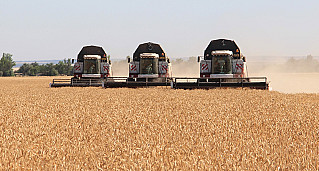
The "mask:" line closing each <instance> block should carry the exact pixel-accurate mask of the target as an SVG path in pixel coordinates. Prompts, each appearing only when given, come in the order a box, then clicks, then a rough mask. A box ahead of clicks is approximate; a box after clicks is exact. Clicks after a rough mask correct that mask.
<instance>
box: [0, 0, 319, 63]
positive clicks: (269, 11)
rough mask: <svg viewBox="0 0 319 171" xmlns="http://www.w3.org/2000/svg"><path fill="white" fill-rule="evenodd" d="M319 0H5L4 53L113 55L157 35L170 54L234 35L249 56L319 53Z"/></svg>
mask: <svg viewBox="0 0 319 171" xmlns="http://www.w3.org/2000/svg"><path fill="white" fill-rule="evenodd" d="M318 6H319V1H315V0H312V1H306V0H305V1H301V0H299V1H297V0H281V1H275V0H268V1H266V0H261V1H256V0H246V1H244V0H228V1H222V0H220V1H217V0H197V1H196V0H175V1H169V0H156V1H153V0H134V1H133V0H130V1H129V0H117V1H110V0H91V1H87V0H77V1H69V0H64V1H62V0H29V1H23V0H0V53H4V52H5V53H11V54H13V55H14V56H13V57H14V59H15V60H46V59H63V58H76V56H77V54H78V52H79V51H80V50H81V48H82V47H83V46H85V45H99V46H102V47H103V48H104V49H105V51H106V52H107V53H108V54H110V55H111V57H112V58H117V59H120V58H123V59H125V57H126V56H128V55H130V56H132V54H133V52H134V51H135V49H136V47H137V46H138V44H140V43H143V42H148V41H152V42H157V43H160V44H161V45H162V47H163V48H164V50H165V51H166V53H167V54H168V55H169V56H170V57H172V58H179V57H189V56H198V55H202V54H203V51H204V49H205V48H206V46H207V45H208V43H209V42H210V40H212V39H217V38H229V39H234V40H235V41H236V42H237V44H238V45H239V46H240V48H241V50H242V52H243V53H244V54H245V55H246V56H247V57H248V58H249V56H306V55H307V54H312V55H314V56H319V46H318V45H319V22H318V18H319V10H318Z"/></svg>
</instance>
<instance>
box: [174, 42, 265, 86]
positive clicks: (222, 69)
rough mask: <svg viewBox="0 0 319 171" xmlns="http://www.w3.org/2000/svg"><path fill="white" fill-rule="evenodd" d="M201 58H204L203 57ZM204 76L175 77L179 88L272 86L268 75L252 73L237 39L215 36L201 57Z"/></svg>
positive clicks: (201, 74) (201, 70)
mask: <svg viewBox="0 0 319 171" xmlns="http://www.w3.org/2000/svg"><path fill="white" fill-rule="evenodd" d="M201 58H204V59H202V60H201ZM198 62H200V78H174V82H173V88H175V89H210V88H217V87H234V88H236V87H241V88H245V87H247V88H252V89H264V90H268V89H269V83H268V82H267V78H266V77H248V72H247V65H246V58H245V56H243V55H242V54H241V51H240V49H239V47H238V46H237V44H236V43H235V42H234V41H233V40H227V39H218V40H212V41H211V42H210V43H209V45H208V47H207V48H206V50H205V52H204V56H203V57H200V56H199V57H198Z"/></svg>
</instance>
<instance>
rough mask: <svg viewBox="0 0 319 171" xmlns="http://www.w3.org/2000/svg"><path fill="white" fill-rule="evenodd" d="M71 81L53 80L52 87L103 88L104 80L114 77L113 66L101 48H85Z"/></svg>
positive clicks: (75, 66)
mask: <svg viewBox="0 0 319 171" xmlns="http://www.w3.org/2000/svg"><path fill="white" fill-rule="evenodd" d="M73 73H74V77H73V78H71V79H53V82H52V83H50V87H67V86H69V87H88V86H102V84H103V80H104V79H106V78H108V77H111V76H112V65H111V61H110V59H108V57H107V55H106V53H105V51H104V50H103V48H102V47H99V46H85V47H83V48H82V50H81V51H80V53H79V54H78V57H77V62H76V63H75V64H74V69H73Z"/></svg>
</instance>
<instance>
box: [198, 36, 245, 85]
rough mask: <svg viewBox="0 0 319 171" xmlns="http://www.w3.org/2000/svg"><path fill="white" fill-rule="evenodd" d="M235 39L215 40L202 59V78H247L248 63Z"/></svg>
mask: <svg viewBox="0 0 319 171" xmlns="http://www.w3.org/2000/svg"><path fill="white" fill-rule="evenodd" d="M244 59H245V58H244V56H243V55H242V54H241V53H240V49H239V47H238V46H237V45H236V43H235V42H234V41H233V40H226V39H219V40H213V41H211V43H210V44H209V45H208V47H207V48H206V50H205V54H204V60H200V77H201V78H245V77H248V75H247V72H246V69H247V65H246V62H245V60H244ZM233 80H235V79H233Z"/></svg>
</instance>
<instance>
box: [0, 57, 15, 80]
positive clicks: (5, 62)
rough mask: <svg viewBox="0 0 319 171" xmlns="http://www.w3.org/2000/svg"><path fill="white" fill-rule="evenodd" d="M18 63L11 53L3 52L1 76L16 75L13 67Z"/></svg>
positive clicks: (0, 65) (0, 68)
mask: <svg viewBox="0 0 319 171" xmlns="http://www.w3.org/2000/svg"><path fill="white" fill-rule="evenodd" d="M15 65H16V63H15V62H14V61H13V59H12V55H11V54H9V53H3V55H2V58H1V59H0V71H1V72H0V76H14V73H13V69H12V67H14V66H15Z"/></svg>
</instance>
